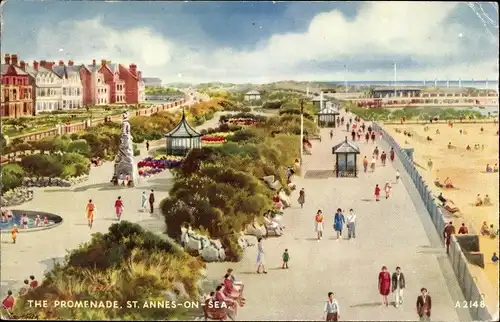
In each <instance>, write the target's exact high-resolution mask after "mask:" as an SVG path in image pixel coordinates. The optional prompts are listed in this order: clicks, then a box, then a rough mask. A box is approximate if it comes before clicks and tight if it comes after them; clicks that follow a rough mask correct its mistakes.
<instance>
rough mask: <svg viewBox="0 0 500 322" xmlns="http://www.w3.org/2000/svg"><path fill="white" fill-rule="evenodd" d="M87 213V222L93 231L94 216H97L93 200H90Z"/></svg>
mask: <svg viewBox="0 0 500 322" xmlns="http://www.w3.org/2000/svg"><path fill="white" fill-rule="evenodd" d="M86 212H87V222H88V226H89V228H90V229H92V225H93V224H94V215H95V205H94V203H93V202H92V199H89V203H88V204H87V208H86Z"/></svg>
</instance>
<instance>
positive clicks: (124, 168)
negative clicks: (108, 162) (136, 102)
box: [114, 111, 139, 186]
mask: <svg viewBox="0 0 500 322" xmlns="http://www.w3.org/2000/svg"><path fill="white" fill-rule="evenodd" d="M129 116H130V114H129V113H128V112H127V111H125V112H124V113H123V119H122V133H121V139H120V146H119V147H118V154H117V155H116V157H115V167H114V175H115V176H116V177H119V176H120V174H123V175H124V176H127V175H128V176H129V177H130V184H131V185H132V186H135V185H137V176H138V174H139V173H138V171H137V165H136V164H135V162H134V149H133V146H132V135H131V134H130V123H129V122H128V118H129Z"/></svg>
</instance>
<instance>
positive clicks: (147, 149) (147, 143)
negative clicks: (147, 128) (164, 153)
mask: <svg viewBox="0 0 500 322" xmlns="http://www.w3.org/2000/svg"><path fill="white" fill-rule="evenodd" d="M146 151H149V141H146Z"/></svg>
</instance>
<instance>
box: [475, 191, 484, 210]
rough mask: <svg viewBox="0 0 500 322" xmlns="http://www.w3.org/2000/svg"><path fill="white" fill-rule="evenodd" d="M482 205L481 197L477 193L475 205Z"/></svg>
mask: <svg viewBox="0 0 500 322" xmlns="http://www.w3.org/2000/svg"><path fill="white" fill-rule="evenodd" d="M482 205H483V199H482V198H481V195H480V194H479V193H478V194H477V197H476V207H479V206H482Z"/></svg>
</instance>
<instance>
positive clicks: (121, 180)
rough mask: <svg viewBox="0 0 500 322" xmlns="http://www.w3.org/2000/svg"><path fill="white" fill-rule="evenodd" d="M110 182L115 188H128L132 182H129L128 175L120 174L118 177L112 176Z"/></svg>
mask: <svg viewBox="0 0 500 322" xmlns="http://www.w3.org/2000/svg"><path fill="white" fill-rule="evenodd" d="M111 182H112V183H113V184H114V185H115V186H123V187H130V186H131V185H132V181H131V180H130V175H128V174H124V173H120V174H119V175H118V176H116V174H114V175H113V177H112V178H111Z"/></svg>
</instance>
